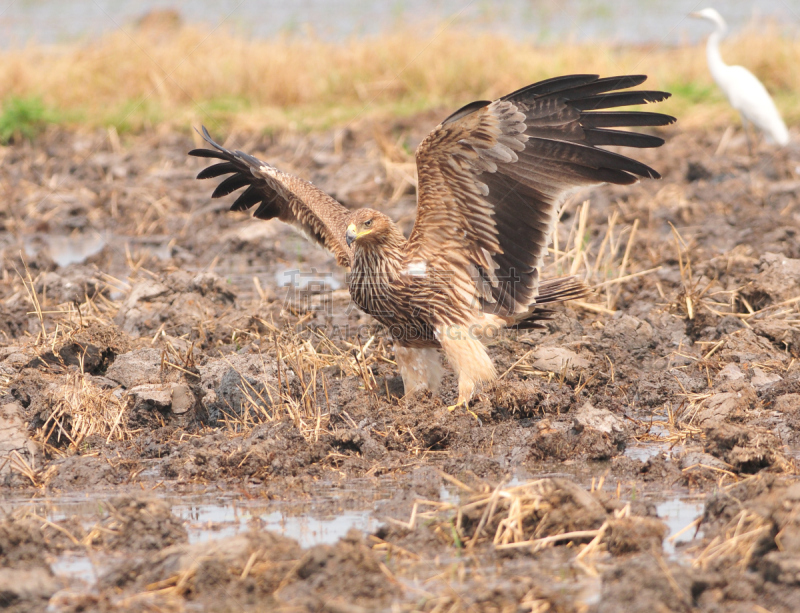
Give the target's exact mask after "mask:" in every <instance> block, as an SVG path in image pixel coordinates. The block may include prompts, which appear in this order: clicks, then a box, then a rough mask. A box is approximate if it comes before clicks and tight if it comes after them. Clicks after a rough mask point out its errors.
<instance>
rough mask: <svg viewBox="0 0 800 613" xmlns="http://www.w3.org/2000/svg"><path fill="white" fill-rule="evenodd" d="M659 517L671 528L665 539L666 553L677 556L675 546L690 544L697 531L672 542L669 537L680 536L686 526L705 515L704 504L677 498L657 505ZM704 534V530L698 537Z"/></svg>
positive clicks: (684, 534) (682, 535)
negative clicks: (679, 533)
mask: <svg viewBox="0 0 800 613" xmlns="http://www.w3.org/2000/svg"><path fill="white" fill-rule="evenodd" d="M656 510H657V512H658V516H659V517H660V518H661V519H662V520H664V523H666V524H667V526H668V527H669V535H667V538H665V539H664V553H665V554H667V555H668V556H674V555H675V546H676V545H677V544H678V543H688V542H689V541H691V540H693V539H694V537H695V529H694V528H692V529H690V530H687V531H686V532H684V533H683V534H681V535H680V536H679V537H678V538H677V539H675V540H673V541H671V540H670V539H669V537H670V536H671V535H674V534H678V532H680V531H681V530H683V529H684V528H685V527H686V526H688V525H689V524H691V523H692V522H693V521H694V520H696V519H697V518H698V517H700V516H701V515H702V514H703V502H702V500H697V499H694V500H692V499H681V498H675V499H673V500H667V501H666V502H662V503H661V504H658V505H656ZM701 534H702V530H701V531H700V532H699V533H698V536H699V535H701Z"/></svg>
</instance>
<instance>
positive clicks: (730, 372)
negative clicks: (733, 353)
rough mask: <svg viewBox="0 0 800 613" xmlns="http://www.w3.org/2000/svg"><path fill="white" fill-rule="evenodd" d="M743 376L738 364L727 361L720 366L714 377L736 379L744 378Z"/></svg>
mask: <svg viewBox="0 0 800 613" xmlns="http://www.w3.org/2000/svg"><path fill="white" fill-rule="evenodd" d="M744 377H745V374H744V373H743V372H742V369H741V368H739V365H738V364H734V363H733V362H728V363H727V364H726V365H725V366H724V367H723V368H722V370H720V371H719V372H718V373H717V376H716V379H718V380H723V381H725V380H727V381H738V380H739V379H744Z"/></svg>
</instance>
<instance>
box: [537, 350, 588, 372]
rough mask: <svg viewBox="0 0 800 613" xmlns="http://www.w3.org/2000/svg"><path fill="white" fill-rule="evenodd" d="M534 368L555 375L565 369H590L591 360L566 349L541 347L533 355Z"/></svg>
mask: <svg viewBox="0 0 800 613" xmlns="http://www.w3.org/2000/svg"><path fill="white" fill-rule="evenodd" d="M531 358H532V359H533V367H534V368H538V369H539V370H544V371H548V372H553V373H561V372H563V370H564V368H565V367H566V368H589V360H586V359H584V358H582V357H581V356H579V355H578V354H577V353H575V352H574V351H571V350H570V349H567V348H566V347H539V348H538V349H536V350H534V352H533V353H532V354H531Z"/></svg>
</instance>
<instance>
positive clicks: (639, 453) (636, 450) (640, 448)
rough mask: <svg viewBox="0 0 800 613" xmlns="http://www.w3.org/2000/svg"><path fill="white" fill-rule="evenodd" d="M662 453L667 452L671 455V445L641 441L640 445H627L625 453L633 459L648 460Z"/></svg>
mask: <svg viewBox="0 0 800 613" xmlns="http://www.w3.org/2000/svg"><path fill="white" fill-rule="evenodd" d="M660 453H665V454H667V456H669V445H667V444H666V443H639V444H638V445H634V446H630V447H626V448H625V452H624V454H623V455H624V456H625V457H627V458H631V459H633V460H641V461H642V462H647V460H649V459H650V458H654V457H655V456H657V455H659V454H660Z"/></svg>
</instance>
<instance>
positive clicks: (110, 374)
mask: <svg viewBox="0 0 800 613" xmlns="http://www.w3.org/2000/svg"><path fill="white" fill-rule="evenodd" d="M162 355H163V352H162V351H161V350H160V349H137V350H136V351H130V352H128V353H123V354H121V355H118V356H117V357H116V359H115V360H114V363H113V364H112V365H111V366H110V367H109V368H108V370H107V371H106V375H105V376H106V377H107V378H108V379H111V380H112V381H116V382H117V383H119V384H120V385H121V386H122V387H124V388H126V389H130V388H132V387H134V386H136V385H144V384H146V383H161V382H162V376H163V375H165V374H167V373H164V372H163V369H162Z"/></svg>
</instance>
